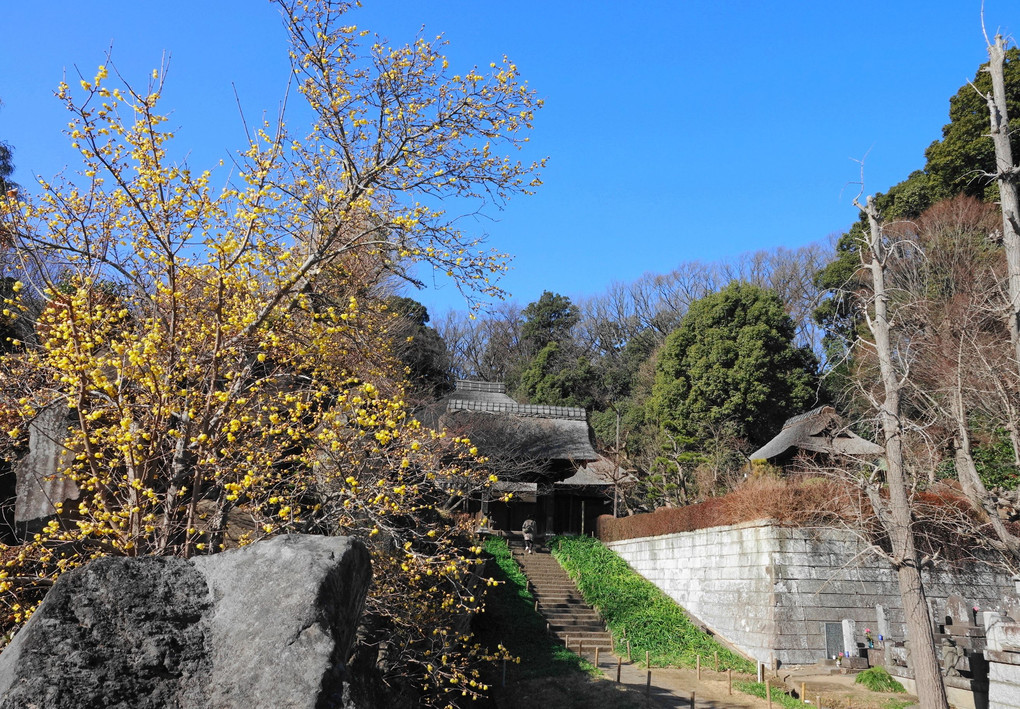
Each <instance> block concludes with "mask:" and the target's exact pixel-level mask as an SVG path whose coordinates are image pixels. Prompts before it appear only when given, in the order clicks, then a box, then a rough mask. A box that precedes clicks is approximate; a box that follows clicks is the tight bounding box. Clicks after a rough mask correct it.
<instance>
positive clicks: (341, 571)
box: [0, 535, 371, 709]
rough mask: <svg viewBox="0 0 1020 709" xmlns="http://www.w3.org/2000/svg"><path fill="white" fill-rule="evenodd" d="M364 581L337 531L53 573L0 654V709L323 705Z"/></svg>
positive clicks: (361, 554) (364, 571)
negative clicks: (55, 576)
mask: <svg viewBox="0 0 1020 709" xmlns="http://www.w3.org/2000/svg"><path fill="white" fill-rule="evenodd" d="M370 578H371V568H370V564H369V558H368V552H367V551H366V549H365V547H364V546H363V545H362V544H361V543H360V542H358V541H356V540H352V539H349V538H346V537H317V536H306V535H291V536H284V537H276V538H274V539H272V540H269V541H265V542H260V543H258V544H253V545H251V546H248V547H244V548H241V549H237V550H234V551H228V552H224V553H222V554H215V555H213V556H204V557H198V558H195V559H190V560H185V559H171V558H156V557H146V558H133V559H128V558H111V559H100V560H98V561H94V562H92V563H90V564H88V565H86V566H84V567H82V568H80V569H76V570H74V571H72V572H70V573H68V574H65V575H64V576H62V577H61V578H60V579H59V580H58V581H57V583H56V584H55V585H54V586H53V588H52V589H51V590H50V592H49V593H48V594H47V595H46V598H45V600H44V601H43V603H42V605H41V606H40V607H39V609H38V610H37V611H36V613H35V614H34V615H33V616H32V618H31V620H30V621H29V622H28V623H27V624H26V625H25V627H24V628H22V629H21V631H20V632H19V633H18V634H17V636H16V637H15V638H14V640H13V641H12V642H11V644H10V645H9V646H8V647H7V648H6V649H5V650H4V651H3V653H0V708H2V709H14V708H15V707H17V708H18V709H23V708H26V707H38V708H39V709H65V708H66V709H86V708H93V707H94V708H95V709H100V708H102V709H111V708H117V709H135V708H141V709H146V708H150V707H151V708H153V709H155V708H156V707H176V708H179V709H207V708H208V709H233V708H235V707H236V708H238V709H289V708H292V707H293V708H294V709H297V708H299V707H300V708H301V709H305V708H307V709H332V708H334V707H344V706H345V705H346V702H345V699H344V689H345V686H346V684H345V681H344V680H345V664H344V663H345V661H346V660H347V658H348V656H349V654H350V648H351V645H352V643H353V641H354V634H355V630H356V628H357V625H358V619H359V617H360V615H361V610H362V607H363V605H364V600H365V594H366V591H367V589H368V584H369V581H370Z"/></svg>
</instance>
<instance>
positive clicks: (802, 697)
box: [800, 682, 807, 704]
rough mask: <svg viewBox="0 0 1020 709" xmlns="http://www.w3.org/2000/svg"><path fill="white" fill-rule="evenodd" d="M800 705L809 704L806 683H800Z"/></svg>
mask: <svg viewBox="0 0 1020 709" xmlns="http://www.w3.org/2000/svg"><path fill="white" fill-rule="evenodd" d="M800 703H801V704H807V685H806V684H805V683H804V682H801V683H800Z"/></svg>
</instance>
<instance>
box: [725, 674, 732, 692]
mask: <svg viewBox="0 0 1020 709" xmlns="http://www.w3.org/2000/svg"><path fill="white" fill-rule="evenodd" d="M726 684H727V685H729V693H730V694H733V670H732V669H728V670H726Z"/></svg>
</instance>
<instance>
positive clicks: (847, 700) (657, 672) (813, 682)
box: [585, 653, 911, 709]
mask: <svg viewBox="0 0 1020 709" xmlns="http://www.w3.org/2000/svg"><path fill="white" fill-rule="evenodd" d="M585 655H586V656H587V659H588V660H589V661H594V659H595V658H594V656H592V655H588V653H585ZM617 660H618V658H617V657H616V656H615V655H611V656H609V657H605V656H601V657H600V658H599V669H600V670H601V671H602V673H603V675H604V677H605V679H606V680H607V681H610V682H615V681H616V673H617ZM619 669H620V681H621V683H622V684H623V685H624V686H626V687H627V688H628V689H629V690H631V692H632V693H633V692H638V693H641V694H645V693H646V691H647V696H648V704H649V706H657V707H669V708H671V709H687V708H688V707H691V706H692V705H691V694H692V693H693V694H694V696H695V704H694V705H693V706H695V707H696V708H697V709H722V708H723V707H727V708H728V707H755V708H759V707H760V708H761V709H766V708H767V707H768V706H769V704H768V702H767V701H766V700H764V699H759V698H758V697H752V696H750V695H748V694H744V693H742V692H740V691H738V690H736V689H733V690H732V692H731V691H730V686H729V679H728V677H727V674H726V673H725V672H715V671H713V670H711V669H705V668H702V670H701V678H700V679H699V678H698V673H697V670H690V669H676V668H662V667H653V668H652V670H651V686H650V688H649V686H648V670H647V669H645V668H644V667H639V666H638V665H636V664H633V663H629V662H627V661H626V658H624V659H623V661H622V662H621V663H620V668H619ZM751 679H753V678H752V677H748V676H744V675H740V676H736V675H735V676H734V678H733V681H734V682H737V681H738V680H743V681H748V680H751ZM790 681H791V685H792V686H793V687H794V688H796V689H797V690H798V691H799V689H800V686H801V682H803V683H804V685H805V694H806V695H807V699H808V702H809V703H808V704H806V706H811V707H815V706H817V705H816V703H815V701H816V698H817V697H819V696H820V697H821V706H822V707H823V708H824V707H830V709H845V708H858V707H859V708H860V709H872V708H877V707H883V706H888V705H887V704H886V702H888V701H889V700H890V699H894V700H900V701H903V700H908V699H911V697H908V696H907V695H902V694H899V695H897V694H882V693H878V692H870V691H868V690H867V689H865V688H864V687H862V686H861V685H856V684H854V681H853V677H852V676H849V675H817V674H812V673H811V672H810V670H805V671H803V672H799V673H795V674H793V675H792V676H791V677H790ZM770 682H771V683H772V684H773V686H774V687H776V688H777V689H784V690H785V689H786V686H785V684H784V683H783V681H782V680H781V679H778V678H773V679H771V680H770ZM772 706H774V707H778V706H779V704H778V702H776V703H774V704H773V705H772Z"/></svg>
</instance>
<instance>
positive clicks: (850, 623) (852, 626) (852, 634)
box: [843, 618, 857, 657]
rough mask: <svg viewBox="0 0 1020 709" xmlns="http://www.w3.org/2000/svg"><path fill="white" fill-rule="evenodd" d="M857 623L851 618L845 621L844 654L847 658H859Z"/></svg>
mask: <svg viewBox="0 0 1020 709" xmlns="http://www.w3.org/2000/svg"><path fill="white" fill-rule="evenodd" d="M856 638H857V621H855V620H852V619H850V618H844V619H843V654H845V655H846V656H847V657H857V640H856Z"/></svg>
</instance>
